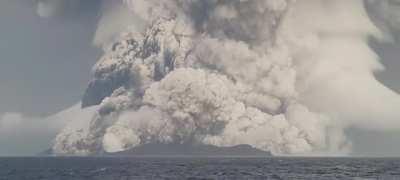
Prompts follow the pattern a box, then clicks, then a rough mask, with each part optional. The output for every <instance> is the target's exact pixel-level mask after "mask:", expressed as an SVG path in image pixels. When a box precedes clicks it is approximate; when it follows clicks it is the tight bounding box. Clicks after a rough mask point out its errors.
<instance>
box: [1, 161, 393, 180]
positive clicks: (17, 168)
mask: <svg viewBox="0 0 400 180" xmlns="http://www.w3.org/2000/svg"><path fill="white" fill-rule="evenodd" d="M136 179H139V180H141V179H171V180H175V179H177V180H179V179H191V180H197V179H227V180H235V179H238V180H242V179H276V180H279V179H294V180H313V179H318V180H331V179H344V180H346V179H349V180H350V179H351V180H363V179H368V180H369V179H382V180H400V159H394V158H286V157H285V158H279V157H273V158H272V157H271V158H189V157H169V158H157V157H146V158H144V157H142V158H135V157H90V158H82V157H68V158H67V157H64V158H62V157H57V158H54V157H53V158H52V157H34V158H0V180H136Z"/></svg>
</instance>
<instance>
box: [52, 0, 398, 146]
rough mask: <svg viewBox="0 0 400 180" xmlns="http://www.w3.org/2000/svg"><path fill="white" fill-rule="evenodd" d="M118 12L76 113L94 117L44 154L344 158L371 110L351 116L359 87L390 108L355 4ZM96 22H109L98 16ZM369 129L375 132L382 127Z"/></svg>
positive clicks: (241, 1)
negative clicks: (219, 151)
mask: <svg viewBox="0 0 400 180" xmlns="http://www.w3.org/2000/svg"><path fill="white" fill-rule="evenodd" d="M123 5H124V6H125V7H127V9H129V10H130V11H131V13H130V16H132V22H131V23H127V24H126V29H125V30H124V31H123V32H121V33H120V35H119V38H117V39H116V40H115V42H113V43H106V42H103V44H102V46H103V47H104V49H105V53H104V56H103V57H102V58H101V59H100V60H99V62H98V63H97V64H96V65H95V67H94V68H93V74H94V79H93V80H92V81H91V82H90V84H89V87H88V89H87V90H86V92H85V95H84V98H83V102H82V105H83V107H84V108H86V107H89V106H94V108H95V109H96V112H95V113H93V116H92V118H90V119H85V120H84V119H79V120H78V119H77V120H76V121H86V122H87V123H80V124H81V125H79V126H77V125H74V123H71V124H70V125H69V126H67V128H66V129H65V130H64V131H63V132H61V133H60V134H59V135H58V136H57V138H56V140H55V143H54V146H53V150H54V151H55V153H58V154H93V153H101V152H117V151H123V150H127V149H130V148H133V147H136V146H139V145H141V144H147V143H179V144H197V143H202V144H212V145H217V146H233V145H239V144H249V145H252V146H253V147H256V148H259V149H263V150H266V151H271V152H272V153H274V154H309V153H316V152H334V153H346V152H348V151H349V150H351V142H349V141H348V140H347V139H346V137H345V135H344V133H343V130H344V129H345V128H346V127H349V126H353V125H360V126H363V125H365V124H366V123H365V121H363V120H358V119H361V118H359V117H364V116H362V115H361V114H362V112H365V110H368V109H370V108H372V106H368V105H364V106H363V107H357V105H359V104H358V103H366V102H362V100H360V99H357V98H359V97H364V96H368V94H365V93H364V94H363V93H361V94H358V93H359V92H364V91H363V88H366V87H368V88H374V92H372V93H371V94H369V95H371V97H370V98H369V99H367V100H378V99H379V98H380V97H383V98H385V99H384V100H386V99H389V98H390V99H392V100H391V101H390V102H392V103H393V104H392V105H398V104H400V101H399V97H398V95H397V94H395V93H394V92H392V91H391V90H389V89H387V88H386V87H384V86H383V85H381V84H380V83H379V82H377V81H376V80H375V78H374V76H373V72H375V71H377V70H382V69H383V67H382V65H381V64H380V63H379V62H378V61H377V60H376V55H375V54H374V53H373V52H372V50H371V49H370V48H369V47H368V44H367V42H366V39H367V37H368V36H372V35H375V36H378V35H379V30H378V29H377V28H376V27H375V26H374V24H373V23H372V22H371V21H370V19H369V17H368V15H367V13H366V11H365V9H364V4H363V1H361V0H353V1H348V0H336V1H326V0H307V1H292V0H230V1H226V0H204V1H192V0H125V1H124V4H123ZM128 14H129V13H128ZM124 19H125V18H124ZM344 19H345V20H344ZM125 20H126V19H125ZM101 23H104V24H100V25H99V28H101V27H105V26H107V24H110V23H108V22H107V18H106V19H104V20H103V21H101ZM111 24H112V23H111ZM107 28H109V27H107ZM99 31H101V30H99ZM107 42H108V41H107ZM97 43H99V42H97ZM342 83H345V84H342ZM356 84H357V87H355V88H351V87H349V86H355V85H356ZM343 85H346V86H343ZM346 92H348V93H346ZM352 97H356V98H355V99H354V102H349V101H348V100H350V99H351V98H352ZM345 99H348V100H345ZM343 103H348V104H346V105H344V104H343ZM368 103H369V102H368ZM368 103H367V104H368ZM369 104H371V103H369ZM352 105H354V107H351V109H350V110H348V109H344V108H343V107H346V108H347V107H349V106H352ZM379 108H381V109H384V108H385V107H379ZM349 111H352V112H349ZM386 111H387V114H390V115H392V116H393V117H392V118H396V117H398V116H397V114H395V113H394V112H391V111H390V110H386ZM379 112H380V109H378V110H376V109H375V111H374V113H376V114H375V115H376V116H379ZM390 123H392V124H391V125H390V126H392V125H393V126H395V127H399V126H397V123H396V122H395V121H391V122H390ZM390 123H389V124H390ZM75 124H77V123H75ZM78 124H79V123H78ZM376 124H378V125H381V126H380V127H382V128H383V129H385V128H386V126H387V124H388V123H386V122H376ZM393 126H392V127H393ZM369 128H373V127H369ZM77 132H79V133H78V134H79V135H77ZM71 137H73V138H71Z"/></svg>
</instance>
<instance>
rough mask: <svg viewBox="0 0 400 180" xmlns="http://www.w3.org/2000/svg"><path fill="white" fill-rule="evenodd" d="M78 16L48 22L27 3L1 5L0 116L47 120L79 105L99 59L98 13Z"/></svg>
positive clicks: (19, 0) (6, 0)
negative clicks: (15, 114) (10, 114)
mask: <svg viewBox="0 0 400 180" xmlns="http://www.w3.org/2000/svg"><path fill="white" fill-rule="evenodd" d="M79 16H80V17H79V18H73V20H72V18H71V19H65V20H64V21H57V20H54V19H53V20H50V19H43V18H39V17H38V16H36V12H35V8H34V7H33V5H31V4H28V3H22V0H17V1H16V0H3V1H0V26H1V28H0V39H1V42H0V54H1V59H0V102H1V103H0V113H4V112H20V113H23V114H29V115H36V116H44V115H49V114H52V113H55V112H57V111H59V110H62V109H64V108H66V107H69V106H71V105H73V104H75V103H76V102H78V101H79V99H80V98H81V96H82V93H83V92H84V89H85V88H86V85H87V83H88V81H89V79H90V69H91V67H92V66H93V64H94V63H95V62H96V61H97V58H98V56H99V55H100V50H99V49H97V48H95V47H94V46H92V44H91V41H92V34H93V32H94V31H95V27H96V22H97V12H96V11H91V12H87V13H82V14H79ZM71 69H72V70H74V72H71Z"/></svg>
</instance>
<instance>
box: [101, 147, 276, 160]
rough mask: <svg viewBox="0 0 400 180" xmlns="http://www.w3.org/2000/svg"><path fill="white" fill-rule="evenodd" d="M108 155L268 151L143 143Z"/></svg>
mask: <svg viewBox="0 0 400 180" xmlns="http://www.w3.org/2000/svg"><path fill="white" fill-rule="evenodd" d="M106 155H110V156H195V157H219V156H220V157H226V156H236V157H237V156H243V157H252V156H253V157H268V156H272V155H271V153H270V152H266V151H262V150H259V149H256V148H253V147H252V146H250V145H244V144H243V145H237V146H232V147H217V146H213V145H188V144H145V145H141V146H138V147H135V148H133V149H130V150H127V151H122V152H117V153H109V154H106Z"/></svg>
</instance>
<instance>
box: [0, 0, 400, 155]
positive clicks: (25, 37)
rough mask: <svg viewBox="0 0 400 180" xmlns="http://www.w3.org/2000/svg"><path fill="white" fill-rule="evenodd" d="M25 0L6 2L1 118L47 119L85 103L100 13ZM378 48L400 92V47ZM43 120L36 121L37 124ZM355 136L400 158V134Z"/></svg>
mask: <svg viewBox="0 0 400 180" xmlns="http://www.w3.org/2000/svg"><path fill="white" fill-rule="evenodd" d="M22 1H24V0H2V1H0V115H1V114H3V113H6V112H17V113H20V114H24V115H27V116H34V117H45V116H48V115H51V114H54V113H57V112H58V111H60V110H63V109H65V108H67V107H70V106H72V105H74V104H76V103H77V102H78V101H79V100H80V99H81V97H82V95H83V92H84V90H85V88H86V86H87V84H88V82H89V80H90V79H91V74H90V72H91V68H92V66H93V64H94V63H96V61H97V59H98V57H99V56H100V55H101V50H100V49H98V48H96V47H94V46H93V44H92V37H93V33H94V32H95V30H96V26H97V20H98V16H99V14H98V11H97V9H96V8H93V9H88V11H85V13H80V14H75V16H78V18H76V17H74V18H72V17H71V18H69V17H64V18H65V20H63V21H58V20H54V19H43V18H39V17H38V16H37V15H36V12H35V7H33V4H29V3H22ZM374 47H375V49H376V51H377V53H378V54H379V55H380V57H381V58H382V63H383V64H384V65H385V66H386V71H384V72H381V73H378V74H377V77H378V79H379V80H380V81H381V82H383V83H384V84H386V85H387V86H388V87H390V88H391V89H393V90H395V91H397V92H400V81H399V80H398V77H399V76H400V71H399V70H400V61H399V57H400V44H397V43H387V44H377V45H374ZM71 69H72V70H74V71H73V72H71ZM39 119H40V118H32V119H30V121H32V122H33V123H34V122H35V121H40V120H39ZM349 134H350V136H352V137H353V142H354V144H355V146H354V147H355V151H356V152H358V153H359V154H368V155H381V154H390V155H400V145H397V144H398V143H397V142H398V140H397V139H398V138H396V137H400V133H399V132H389V133H375V132H374V133H372V132H367V131H363V130H352V131H349ZM0 135H1V132H0ZM360 137H363V138H360ZM365 137H368V138H365ZM39 139H40V138H39ZM365 139H369V140H370V141H368V142H367V141H365ZM44 140H47V139H46V138H44V139H42V140H41V141H40V143H38V146H36V147H33V149H23V148H21V147H22V146H20V143H23V142H22V141H16V143H14V144H13V145H11V146H10V147H8V148H0V155H3V154H9V152H11V151H18V152H16V154H27V153H31V152H33V151H36V150H37V149H39V148H41V147H40V146H41V145H42V144H43V142H44ZM3 141H4V138H3V139H2V138H1V137H0V147H4V146H2V144H1V143H2V142H3ZM371 142H374V143H375V144H376V146H374V147H376V150H371V149H365V147H367V145H366V144H369V143H371ZM3 143H4V142H3ZM368 147H370V146H368ZM379 147H385V148H379Z"/></svg>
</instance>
